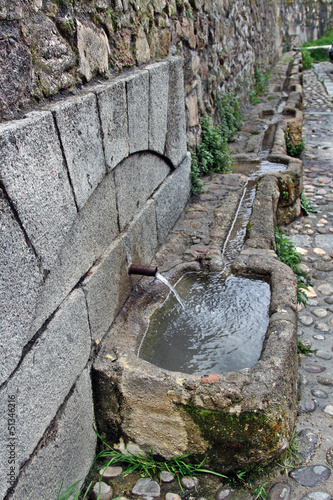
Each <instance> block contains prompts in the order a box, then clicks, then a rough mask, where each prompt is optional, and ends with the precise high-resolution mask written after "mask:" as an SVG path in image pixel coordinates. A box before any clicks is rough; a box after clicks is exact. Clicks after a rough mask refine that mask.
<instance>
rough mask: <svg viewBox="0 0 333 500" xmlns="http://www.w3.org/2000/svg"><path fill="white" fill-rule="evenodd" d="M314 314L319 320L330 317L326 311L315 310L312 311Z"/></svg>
mask: <svg viewBox="0 0 333 500" xmlns="http://www.w3.org/2000/svg"><path fill="white" fill-rule="evenodd" d="M312 314H313V315H314V316H316V317H317V318H325V316H327V315H328V312H327V311H326V309H314V310H313V311H312Z"/></svg>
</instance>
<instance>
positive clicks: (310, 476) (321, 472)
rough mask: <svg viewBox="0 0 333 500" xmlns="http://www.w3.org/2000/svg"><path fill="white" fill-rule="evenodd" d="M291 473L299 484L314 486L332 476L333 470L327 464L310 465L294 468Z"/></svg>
mask: <svg viewBox="0 0 333 500" xmlns="http://www.w3.org/2000/svg"><path fill="white" fill-rule="evenodd" d="M289 475H290V477H292V478H293V479H294V480H295V481H296V482H297V483H298V484H301V485H302V486H310V487H313V486H317V484H319V483H321V482H322V481H326V480H327V479H328V478H329V477H330V475H331V471H330V469H329V468H328V467H326V465H309V466H306V467H300V468H299V469H294V470H292V471H291V472H290V474H289Z"/></svg>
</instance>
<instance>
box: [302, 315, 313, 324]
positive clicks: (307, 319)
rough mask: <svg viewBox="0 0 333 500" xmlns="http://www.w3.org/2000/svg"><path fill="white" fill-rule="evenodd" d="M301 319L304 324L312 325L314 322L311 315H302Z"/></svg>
mask: <svg viewBox="0 0 333 500" xmlns="http://www.w3.org/2000/svg"><path fill="white" fill-rule="evenodd" d="M299 319H300V322H301V323H302V325H304V326H310V325H312V323H313V318H311V316H300V318H299Z"/></svg>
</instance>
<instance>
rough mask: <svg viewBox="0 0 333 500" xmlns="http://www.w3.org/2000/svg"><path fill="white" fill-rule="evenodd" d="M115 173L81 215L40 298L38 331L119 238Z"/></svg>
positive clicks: (100, 188)
mask: <svg viewBox="0 0 333 500" xmlns="http://www.w3.org/2000/svg"><path fill="white" fill-rule="evenodd" d="M118 233H119V229H118V222H117V210H116V195H115V186H114V179H113V175H112V173H110V174H108V175H107V176H105V177H104V180H103V182H102V183H101V184H100V185H99V186H98V187H97V188H96V189H95V191H94V193H93V194H92V196H91V197H90V198H89V200H88V201H87V203H86V204H85V206H84V207H83V208H82V210H81V211H80V212H79V214H78V216H77V218H76V220H75V222H74V224H73V226H72V228H71V230H70V231H69V233H68V235H67V237H66V240H65V242H64V244H63V246H62V248H61V251H60V252H59V255H58V257H57V259H56V262H55V264H54V266H53V268H52V269H51V272H50V274H49V275H48V276H47V278H46V280H45V283H44V285H43V288H42V290H41V295H40V297H39V298H38V303H37V311H36V320H35V322H34V325H33V327H32V328H33V331H34V332H35V331H37V330H38V329H39V328H40V327H41V326H42V324H43V323H44V321H46V319H47V318H48V316H49V315H50V314H51V313H52V312H53V311H54V310H55V309H56V308H57V307H58V306H59V304H60V303H61V301H62V300H64V298H65V297H66V296H67V295H68V294H69V293H70V291H71V290H72V289H73V287H74V286H75V285H76V284H77V283H78V282H79V281H80V279H81V278H82V277H83V276H84V275H85V274H86V273H87V272H88V271H89V269H90V268H91V267H92V265H93V264H94V263H95V262H96V260H97V259H98V258H99V257H100V256H101V255H102V254H103V253H104V252H105V250H106V249H107V248H108V247H109V246H110V244H111V243H112V241H113V240H114V239H115V238H116V237H117V236H118Z"/></svg>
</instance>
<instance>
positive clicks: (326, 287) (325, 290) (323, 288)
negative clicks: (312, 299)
mask: <svg viewBox="0 0 333 500" xmlns="http://www.w3.org/2000/svg"><path fill="white" fill-rule="evenodd" d="M317 289H318V291H319V292H320V293H321V294H322V295H332V293H333V287H332V285H330V284H329V283H322V284H321V285H319V286H318V287H317Z"/></svg>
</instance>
